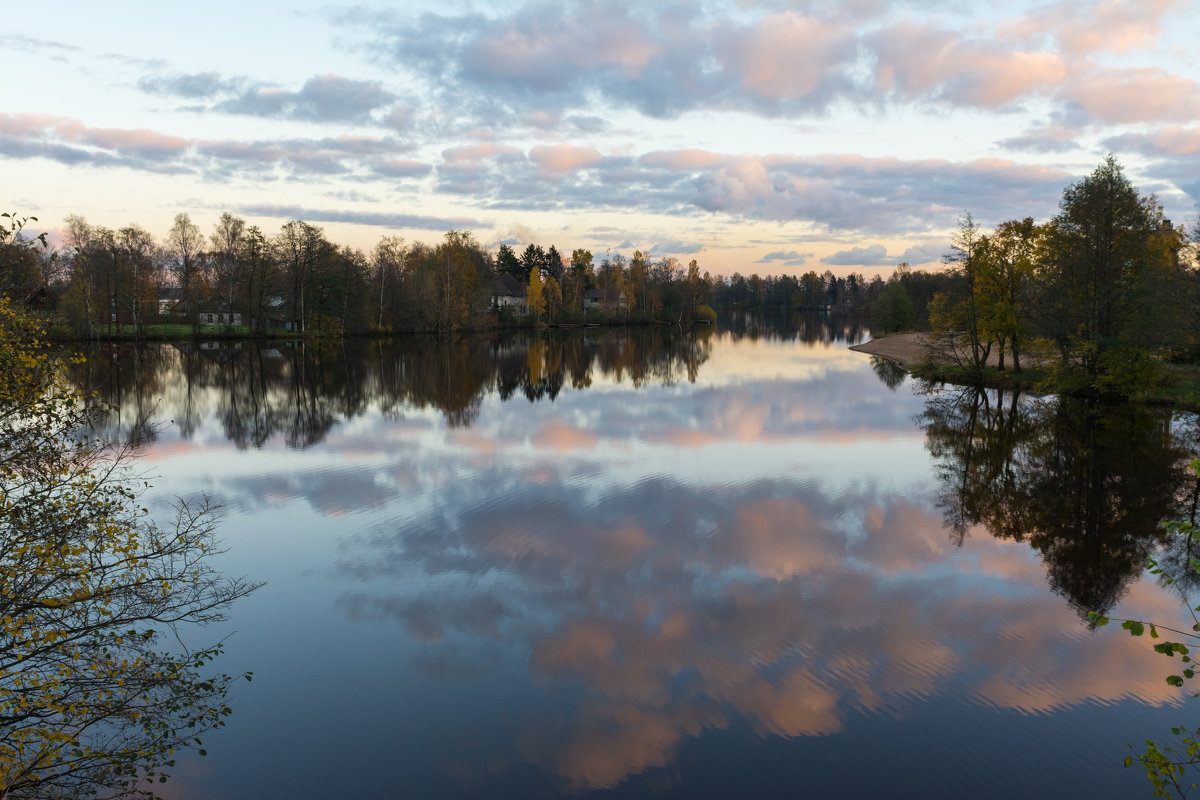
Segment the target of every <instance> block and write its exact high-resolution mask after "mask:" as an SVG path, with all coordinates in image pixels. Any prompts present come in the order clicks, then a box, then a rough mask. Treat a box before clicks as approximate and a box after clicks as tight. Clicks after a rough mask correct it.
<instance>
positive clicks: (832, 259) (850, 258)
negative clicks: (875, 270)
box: [821, 244, 891, 267]
mask: <svg viewBox="0 0 1200 800" xmlns="http://www.w3.org/2000/svg"><path fill="white" fill-rule="evenodd" d="M890 261H891V259H888V254H887V248H886V247H884V246H883V245H881V244H872V245H868V246H866V247H851V248H850V249H849V250H839V251H838V252H836V253H834V254H833V255H829V256H825V257H824V258H822V259H821V263H822V264H832V265H834V266H840V267H850V266H864V267H878V266H882V265H884V264H887V263H889V262H890Z"/></svg>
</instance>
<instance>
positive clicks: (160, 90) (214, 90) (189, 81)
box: [137, 72, 251, 100]
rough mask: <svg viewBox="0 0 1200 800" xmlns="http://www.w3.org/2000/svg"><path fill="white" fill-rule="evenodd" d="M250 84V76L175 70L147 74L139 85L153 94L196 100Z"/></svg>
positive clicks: (231, 91)
mask: <svg viewBox="0 0 1200 800" xmlns="http://www.w3.org/2000/svg"><path fill="white" fill-rule="evenodd" d="M250 84H251V81H250V80H249V79H248V78H240V77H239V78H222V77H221V75H220V73H217V72H193V73H184V72H174V73H171V74H169V75H147V76H145V77H143V78H141V79H140V80H139V81H138V84H137V85H138V88H139V89H141V90H142V91H144V92H149V93H151V94H161V95H168V96H173V97H182V98H185V99H188V100H194V99H205V98H210V97H214V96H216V95H221V94H232V93H234V92H242V91H245V90H246V88H247V86H249V85H250Z"/></svg>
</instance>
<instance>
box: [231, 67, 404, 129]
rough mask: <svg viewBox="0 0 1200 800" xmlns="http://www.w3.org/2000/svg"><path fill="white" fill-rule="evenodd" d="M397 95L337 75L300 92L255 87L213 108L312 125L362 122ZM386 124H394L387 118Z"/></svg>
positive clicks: (307, 83)
mask: <svg viewBox="0 0 1200 800" xmlns="http://www.w3.org/2000/svg"><path fill="white" fill-rule="evenodd" d="M395 99H396V96H395V95H394V94H392V93H391V92H389V91H387V90H386V89H384V88H383V84H382V83H380V82H379V81H361V80H354V79H351V78H344V77H342V76H340V75H331V74H326V75H317V76H314V77H312V78H309V79H308V80H307V81H305V83H304V86H302V87H301V88H300V90H299V91H296V92H289V91H286V90H284V89H279V88H276V87H255V88H251V89H248V90H246V91H244V92H242V93H241V94H239V95H237V96H235V97H232V98H230V99H228V100H224V101H222V102H220V103H217V104H216V105H214V106H213V108H214V109H215V110H217V111H224V112H227V113H231V114H250V115H253V116H260V117H265V116H283V117H288V118H291V119H300V120H309V121H315V122H347V121H360V122H361V121H364V120H367V119H368V118H369V117H370V114H371V112H372V111H375V110H377V109H382V108H383V107H385V106H389V105H390V104H391V103H392V102H393V101H394V100H395ZM389 122H394V121H393V120H391V119H389Z"/></svg>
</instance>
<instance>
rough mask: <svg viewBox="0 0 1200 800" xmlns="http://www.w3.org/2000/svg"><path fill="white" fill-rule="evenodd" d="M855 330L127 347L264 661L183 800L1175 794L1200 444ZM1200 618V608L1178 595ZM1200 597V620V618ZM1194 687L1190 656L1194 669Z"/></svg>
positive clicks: (166, 456) (162, 461) (104, 370)
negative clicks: (1131, 631)
mask: <svg viewBox="0 0 1200 800" xmlns="http://www.w3.org/2000/svg"><path fill="white" fill-rule="evenodd" d="M865 338H869V332H868V331H867V330H866V329H865V328H864V327H862V326H861V325H859V324H857V323H853V322H847V321H839V320H830V319H828V318H822V317H811V316H810V317H805V316H800V317H793V318H791V319H783V320H772V321H767V320H761V319H757V318H753V317H739V318H737V319H735V320H731V321H725V322H724V323H722V325H721V326H720V327H719V328H717V329H713V328H700V329H694V330H680V329H678V328H669V327H662V328H648V329H637V330H628V331H627V330H618V329H604V330H601V329H593V328H588V329H578V330H573V331H566V332H559V333H554V334H552V335H543V336H542V337H541V338H531V336H530V335H528V334H517V335H504V336H500V335H496V336H491V337H476V338H471V337H466V338H461V339H456V340H438V339H433V338H420V337H410V338H404V339H401V338H397V339H390V340H389V339H379V340H352V341H346V342H344V343H330V342H318V343H305V344H299V343H274V344H264V343H261V342H222V343H214V344H204V345H195V344H179V345H170V344H155V345H149V346H143V347H132V346H125V345H120V346H118V345H112V346H100V347H97V348H95V349H94V350H93V351H92V352H91V353H90V356H91V358H89V360H88V362H87V363H86V364H83V365H79V366H77V367H75V368H74V372H73V375H74V377H75V379H76V380H77V381H78V383H79V384H80V385H81V386H84V387H87V388H89V389H95V390H97V391H98V392H99V393H100V394H101V396H103V397H104V398H106V399H107V400H109V401H111V402H113V403H116V404H117V405H118V406H119V410H118V411H117V412H116V413H115V414H114V415H113V416H112V417H111V418H110V420H109V425H110V429H109V431H108V433H109V434H111V435H125V436H131V437H133V439H134V440H135V441H137V442H138V443H139V445H140V453H141V460H140V462H139V465H138V466H139V469H140V470H142V471H144V472H145V473H146V474H147V475H150V476H152V478H151V480H152V482H153V484H154V488H153V490H152V491H151V493H150V495H149V496H148V498H149V505H150V507H151V509H152V510H153V511H154V512H155V513H156V514H158V515H162V516H164V518H165V514H166V511H167V510H168V509H169V502H170V499H171V498H172V497H175V496H185V497H190V496H194V495H196V494H198V493H207V494H209V495H211V496H212V497H213V498H215V499H216V500H218V501H219V502H220V503H221V504H222V505H223V507H224V517H223V521H222V523H221V528H220V530H221V534H222V538H223V540H224V545H225V547H226V548H227V550H226V552H225V553H223V554H222V555H221V556H220V560H219V563H220V566H221V568H222V569H223V570H225V571H227V572H229V573H232V574H237V575H246V576H248V577H250V578H251V579H254V580H265V581H267V585H266V586H265V587H263V588H262V589H260V590H259V591H258V592H256V593H255V594H253V595H251V596H250V597H249V598H246V599H244V600H242V601H241V602H239V604H238V605H237V606H236V607H235V608H234V609H233V612H232V615H231V619H230V620H229V621H228V622H227V623H225V624H222V625H220V626H217V627H216V628H214V629H210V630H207V631H202V632H199V633H197V634H195V636H196V639H197V641H207V642H211V641H213V640H215V639H218V638H220V637H222V636H226V635H229V637H230V638H229V639H228V641H227V643H226V654H225V656H223V658H222V660H221V663H220V667H221V668H223V669H224V670H226V671H229V672H241V671H245V670H252V671H253V672H254V680H253V682H252V683H241V684H239V686H238V688H237V690H236V694H235V695H234V697H233V699H232V705H233V708H234V714H233V715H232V717H230V721H229V724H228V726H227V727H225V728H223V729H221V730H218V731H215V732H213V733H211V734H209V735H208V736H207V737H206V738H205V743H204V744H205V747H206V748H207V751H208V756H207V757H204V758H202V757H199V756H198V755H195V754H187V755H185V756H184V757H183V758H182V759H181V760H180V763H179V766H178V767H177V768H176V770H175V778H174V780H173V781H172V782H171V783H169V784H167V785H166V786H165V787H164V792H165V795H166V796H167V797H169V798H197V799H199V798H262V797H406V798H425V797H431V798H454V797H479V798H487V797H523V798H524V797H532V798H537V797H546V798H550V797H562V796H572V797H576V796H592V795H596V796H600V795H604V796H613V797H648V796H655V797H764V796H798V795H801V796H812V797H829V796H845V797H866V796H875V797H959V796H963V795H967V796H972V797H982V798H988V797H996V798H1006V797H1012V796H1014V795H1016V794H1018V793H1020V794H1023V795H1025V796H1030V797H1051V796H1056V797H1063V796H1080V797H1091V798H1106V797H1113V798H1116V797H1121V798H1125V797H1131V796H1133V797H1136V796H1149V794H1150V790H1149V785H1148V784H1147V782H1146V780H1145V778H1144V775H1143V774H1141V771H1140V769H1138V768H1130V769H1125V768H1123V767H1122V765H1121V762H1122V759H1123V758H1124V757H1125V756H1126V755H1128V754H1129V753H1130V751H1129V750H1128V748H1127V746H1126V745H1127V743H1140V742H1143V741H1144V740H1145V739H1147V738H1155V739H1158V740H1160V741H1164V740H1167V739H1169V738H1170V736H1169V729H1170V727H1171V726H1173V725H1187V724H1188V723H1189V722H1191V723H1193V726H1194V725H1195V723H1196V720H1195V719H1194V717H1193V715H1192V713H1191V710H1190V709H1189V708H1187V707H1186V706H1185V703H1184V700H1185V698H1186V697H1188V695H1187V693H1186V692H1184V691H1181V690H1178V689H1174V688H1172V687H1170V686H1168V685H1167V684H1166V682H1165V680H1164V678H1165V676H1166V675H1168V674H1170V673H1171V672H1172V671H1173V664H1172V662H1170V661H1168V660H1167V659H1165V658H1163V656H1161V655H1158V654H1155V653H1153V652H1152V651H1151V649H1150V643H1149V642H1148V641H1146V640H1142V639H1133V638H1131V637H1129V636H1128V635H1126V634H1125V633H1124V632H1123V631H1121V630H1120V629H1119V628H1118V627H1117V626H1116V625H1113V626H1110V627H1108V628H1101V629H1093V628H1092V627H1090V626H1089V625H1088V623H1087V620H1086V614H1087V612H1088V611H1089V610H1102V611H1106V612H1110V613H1112V614H1113V615H1114V616H1126V617H1137V618H1145V619H1154V620H1158V621H1164V622H1170V621H1174V622H1176V623H1179V624H1181V625H1188V626H1190V625H1191V622H1192V621H1191V619H1190V617H1188V616H1187V614H1186V611H1187V606H1186V605H1185V603H1184V601H1183V599H1182V598H1181V596H1180V592H1179V591H1177V590H1176V587H1163V586H1161V585H1159V583H1158V582H1157V580H1156V579H1155V578H1154V577H1153V576H1148V575H1146V574H1145V573H1144V569H1143V567H1144V564H1145V558H1146V556H1147V555H1149V554H1159V555H1160V556H1161V557H1162V559H1163V560H1164V563H1166V564H1167V565H1168V566H1169V567H1170V568H1172V569H1175V570H1176V572H1182V571H1186V570H1178V569H1177V565H1178V564H1180V563H1182V564H1186V563H1187V560H1188V558H1189V557H1190V553H1188V552H1187V550H1186V547H1185V546H1183V545H1181V544H1180V543H1179V542H1173V541H1171V540H1170V539H1168V538H1167V537H1166V535H1165V534H1164V533H1163V531H1162V530H1161V529H1160V528H1159V527H1158V522H1159V521H1160V520H1161V519H1163V518H1168V517H1175V516H1186V515H1190V514H1191V515H1194V513H1195V506H1196V497H1197V483H1196V480H1195V477H1194V476H1190V474H1189V472H1188V470H1187V464H1188V461H1189V460H1190V459H1191V458H1195V457H1196V456H1197V447H1196V439H1197V424H1196V420H1195V418H1194V417H1193V416H1191V415H1184V414H1178V413H1172V412H1169V411H1159V410H1146V409H1138V408H1131V407H1097V406H1094V405H1088V404H1086V403H1082V402H1079V401H1070V402H1068V401H1064V402H1061V403H1060V402H1058V401H1057V400H1056V399H1055V398H1053V397H1041V398H1038V397H1020V398H1017V397H1014V396H1012V395H1011V394H1005V393H997V392H994V391H992V392H986V393H977V392H968V391H962V390H952V389H941V390H934V389H929V388H926V387H919V386H917V385H915V384H914V383H913V382H912V381H911V380H910V379H908V378H907V377H906V376H905V375H904V374H903V373H902V372H900V371H898V370H896V369H895V368H893V367H891V366H890V365H889V364H888V363H887V362H877V361H873V360H872V359H871V358H869V357H867V356H865V355H862V354H859V353H855V352H852V351H850V350H848V349H847V348H848V347H849V346H850V345H852V344H854V343H857V342H859V341H862V340H864V339H865ZM1179 586H1180V587H1182V591H1183V592H1184V593H1185V594H1191V593H1193V586H1194V584H1193V583H1192V582H1189V581H1187V580H1186V579H1185V580H1182V581H1181V582H1180V584H1179ZM1195 602H1196V601H1195V600H1193V602H1192V604H1193V605H1194V604H1195ZM1175 663H1176V664H1177V662H1175Z"/></svg>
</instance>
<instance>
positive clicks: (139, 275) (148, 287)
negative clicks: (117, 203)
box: [117, 223, 158, 335]
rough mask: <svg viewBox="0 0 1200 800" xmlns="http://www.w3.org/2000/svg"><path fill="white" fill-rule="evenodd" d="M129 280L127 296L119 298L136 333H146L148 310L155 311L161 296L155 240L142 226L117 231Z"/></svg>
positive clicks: (131, 225)
mask: <svg viewBox="0 0 1200 800" xmlns="http://www.w3.org/2000/svg"><path fill="white" fill-rule="evenodd" d="M117 243H118V244H119V245H120V247H121V249H122V251H123V254H124V262H125V265H126V269H127V270H128V272H129V276H128V277H129V280H128V281H127V282H126V284H125V285H126V286H127V292H126V293H125V294H123V295H120V296H119V297H118V301H119V302H120V303H122V304H123V305H125V306H126V307H127V308H128V309H129V312H130V315H131V317H132V319H133V327H134V332H135V333H136V334H138V335H140V334H141V333H142V329H143V326H144V325H145V315H146V309H148V308H155V304H156V303H157V302H158V292H157V291H156V288H157V287H156V284H155V281H154V280H153V278H154V274H153V273H154V236H153V235H151V233H150V231H148V230H146V229H145V228H143V227H142V226H140V225H138V224H136V223H132V224H129V225H126V226H125V227H124V228H121V229H120V230H119V231H117Z"/></svg>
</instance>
